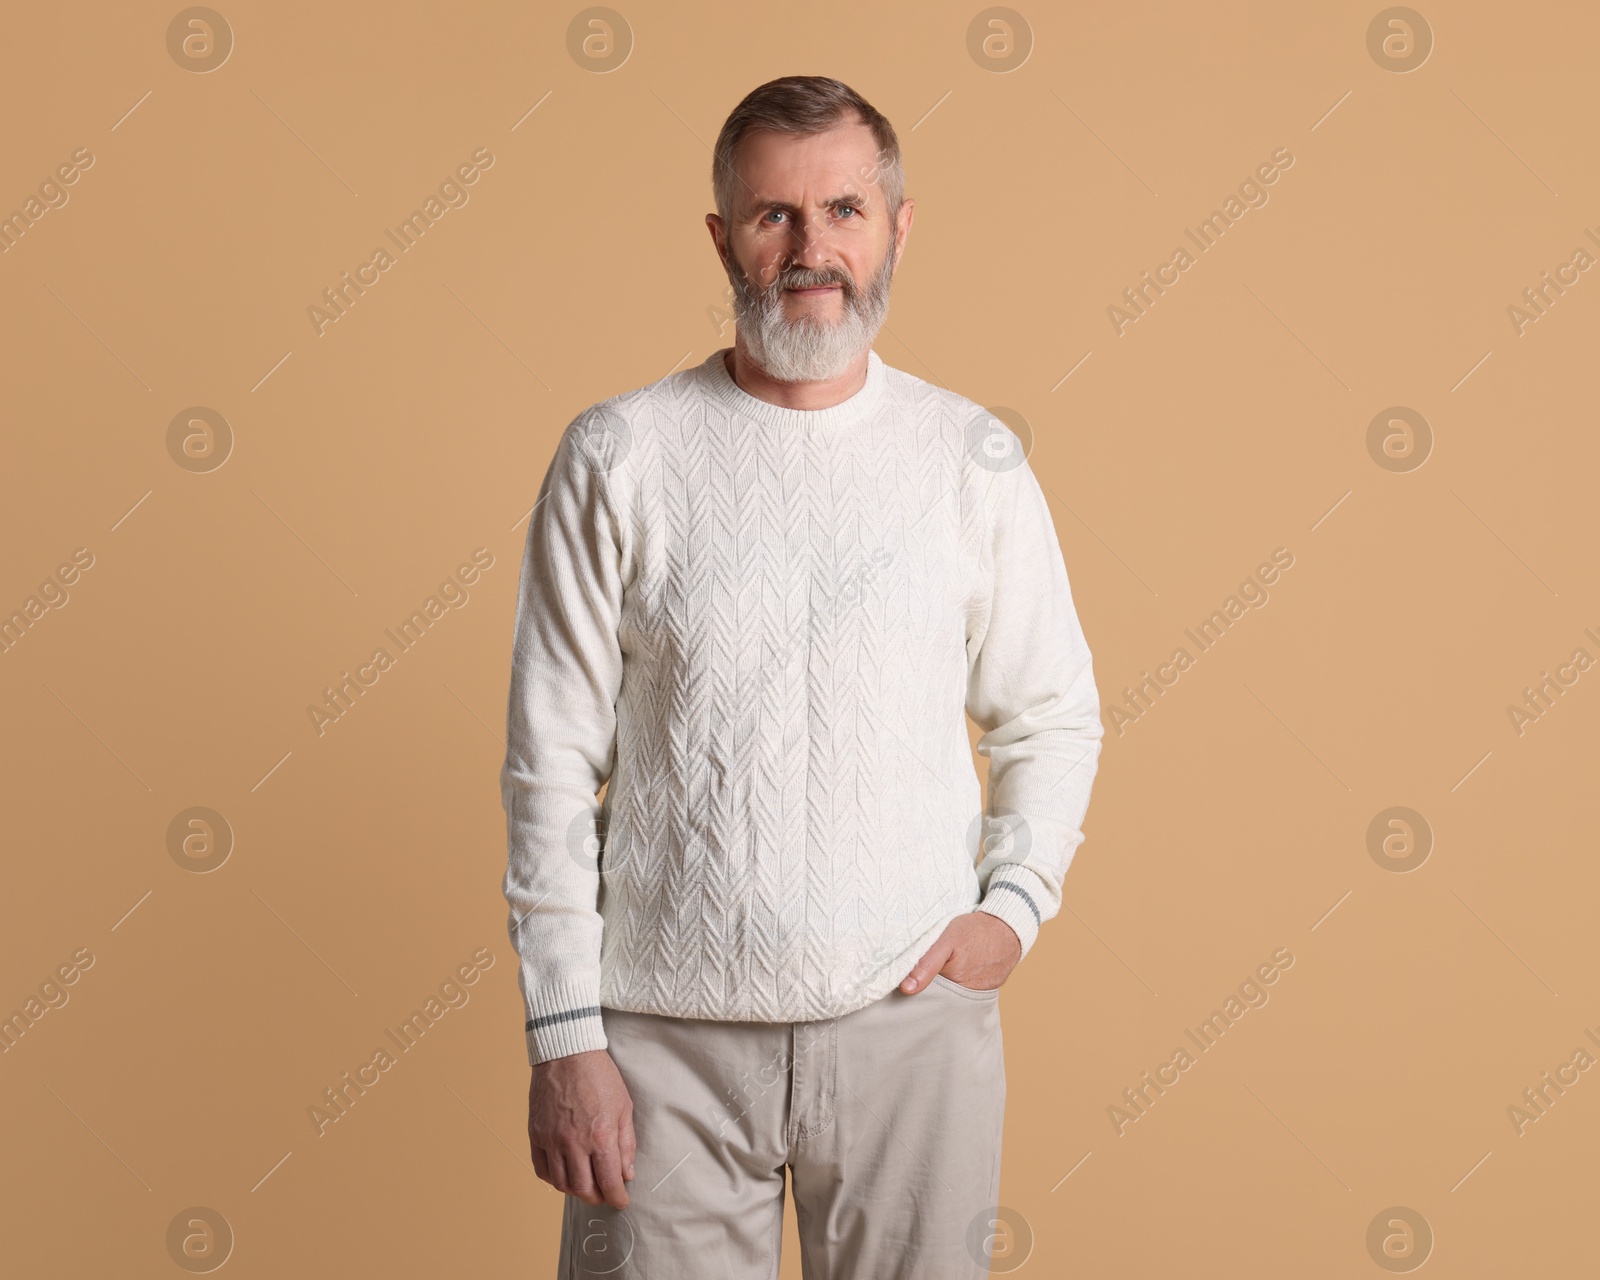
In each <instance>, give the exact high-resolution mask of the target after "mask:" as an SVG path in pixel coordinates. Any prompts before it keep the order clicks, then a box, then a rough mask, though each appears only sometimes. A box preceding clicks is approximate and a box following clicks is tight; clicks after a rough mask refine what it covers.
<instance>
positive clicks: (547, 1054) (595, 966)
mask: <svg viewBox="0 0 1600 1280" xmlns="http://www.w3.org/2000/svg"><path fill="white" fill-rule="evenodd" d="M597 422H603V420H602V419H600V418H597V417H596V416H595V415H593V414H588V413H586V414H585V415H580V417H579V418H577V419H575V420H574V421H573V422H572V423H571V424H570V425H569V426H568V427H567V429H566V431H565V432H564V433H563V435H562V437H561V440H560V442H559V444H558V445H557V447H556V453H555V456H554V458H553V459H552V460H551V463H550V466H549V469H548V470H547V471H546V473H545V477H544V482H543V484H542V485H541V487H540V490H539V499H538V502H537V503H536V504H535V506H534V508H533V514H532V516H531V517H530V519H529V521H528V537H527V542H526V545H525V549H524V552H523V559H522V572H521V578H520V581H519V585H518V589H517V602H516V624H515V630H514V633H513V639H512V653H511V689H510V698H509V706H508V709H507V716H506V756H505V763H504V766H503V767H502V769H501V772H500V794H501V801H502V803H503V805H504V807H505V811H506V833H507V846H508V852H507V862H506V873H505V880H504V885H503V889H504V893H505V897H506V901H507V902H508V903H509V904H510V907H511V913H510V917H509V920H508V922H507V927H508V929H509V931H510V934H511V941H512V945H513V946H514V947H515V948H516V950H517V954H518V956H519V957H520V967H519V969H518V985H519V986H520V988H521V990H522V996H523V1005H524V1013H525V1017H526V1032H527V1047H528V1061H529V1063H530V1064H537V1063H540V1062H546V1061H549V1060H550V1059H552V1058H560V1057H565V1056H567V1055H569V1054H573V1053H581V1052H583V1051H584V1050H588V1049H603V1048H605V1047H606V1035H605V1029H604V1026H603V1024H602V1022H601V1016H600V934H601V916H600V912H599V892H600V872H599V865H598V858H597V857H596V855H595V848H596V842H595V839H594V836H595V821H596V818H597V816H598V813H599V790H600V788H601V786H602V785H603V784H604V783H605V781H606V779H607V778H608V777H609V776H610V774H611V768H612V764H613V762H614V760H615V752H616V699H617V692H618V690H619V688H620V687H621V683H622V652H621V648H620V644H619V641H618V634H617V628H618V622H619V619H620V616H621V609H622V573H621V542H622V526H621V522H620V521H619V519H618V517H617V511H616V509H615V507H614V506H613V504H612V501H611V496H610V487H609V483H608V472H609V469H610V466H611V465H612V464H613V461H614V458H615V453H614V451H613V452H611V453H608V452H607V445H606V439H605V437H604V434H603V433H602V434H601V435H599V436H597V435H596V434H595V433H594V431H593V427H594V426H595V424H596V423H597ZM611 443H612V444H613V445H614V444H615V441H614V440H613V441H612V442H611Z"/></svg>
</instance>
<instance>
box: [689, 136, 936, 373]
mask: <svg viewBox="0 0 1600 1280" xmlns="http://www.w3.org/2000/svg"><path fill="white" fill-rule="evenodd" d="M734 160H735V167H736V169H737V172H738V173H739V175H740V177H741V178H742V179H743V181H742V182H739V183H737V184H736V185H735V190H734V205H733V208H732V210H731V211H730V217H729V219H728V222H727V224H726V225H725V226H724V225H723V222H722V219H721V218H719V217H717V215H715V214H712V215H710V216H709V217H708V218H707V222H708V223H709V224H710V225H711V227H712V235H713V238H714V239H716V241H717V248H718V252H719V253H720V254H721V255H722V258H723V266H724V267H725V269H726V270H727V272H728V280H729V282H730V283H731V284H732V286H733V300H734V318H735V322H736V323H737V325H738V328H739V336H740V337H741V338H742V339H743V341H744V346H745V348H746V350H747V352H748V353H749V355H750V357H751V358H752V359H753V360H754V361H755V362H756V364H758V365H760V366H761V368H762V369H763V370H764V371H765V373H766V374H767V376H768V377H770V378H774V379H776V380H777V381H779V382H816V381H822V380H825V379H828V378H833V377H837V376H838V375H839V374H841V373H843V372H844V371H845V370H846V369H847V368H848V367H849V366H850V364H851V363H852V362H853V361H855V360H856V359H857V358H859V356H860V355H861V353H862V352H863V351H865V350H866V349H867V348H868V347H870V346H871V345H872V340H873V339H874V338H875V337H876V336H877V334H878V330H879V328H880V327H882V324H883V320H884V317H885V315H887V313H888V310H889V281H890V279H891V278H892V276H893V275H894V268H895V262H896V259H897V258H898V256H899V252H900V249H901V247H902V246H903V245H904V241H905V235H906V232H907V231H909V229H910V226H911V202H910V201H909V200H908V201H905V202H904V204H903V205H902V206H901V211H900V216H899V217H898V218H891V217H890V213H889V209H888V207H887V205H886V204H885V201H884V191H883V188H882V186H881V185H880V184H879V182H878V157H877V148H876V143H875V141H874V139H873V136H872V130H870V129H869V128H867V126H866V125H864V124H861V123H859V122H858V121H855V120H852V121H851V122H850V123H848V124H840V125H838V126H837V127H835V128H833V129H830V130H828V131H827V132H826V133H820V134H812V135H809V136H798V135H794V134H786V133H777V132H774V131H772V130H770V129H758V130H755V131H753V132H751V133H747V134H746V135H745V136H744V137H743V138H742V139H741V140H740V142H739V146H738V149H737V151H736V153H735V157H734ZM719 230H720V232H721V234H720V235H719V234H718V232H719Z"/></svg>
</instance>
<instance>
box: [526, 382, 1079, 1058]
mask: <svg viewBox="0 0 1600 1280" xmlns="http://www.w3.org/2000/svg"><path fill="white" fill-rule="evenodd" d="M723 354H724V353H723V352H722V351H718V352H716V353H715V354H714V355H712V356H710V357H709V358H708V359H707V360H706V361H705V362H704V363H703V364H701V365H699V366H697V367H694V368H689V369H685V370H682V371H680V372H678V373H674V374H671V375H669V376H667V377H665V378H662V379H661V380H659V381H657V382H654V383H651V384H650V385H649V386H645V387H641V388H638V389H636V390H633V391H629V392H626V393H624V394H622V395H618V396H613V397H612V398H611V399H609V400H604V401H601V402H600V403H598V404H596V405H593V406H591V407H590V408H589V409H586V410H585V411H584V412H583V413H581V414H579V415H578V417H577V418H575V419H574V420H573V421H572V422H571V424H569V425H568V427H567V428H566V430H565V432H564V434H563V435H562V437H561V441H560V443H559V445H558V446H557V449H556V453H555V457H554V459H553V460H552V462H551V464H550V468H549V471H548V473H547V474H546V476H545V479H544V484H543V486H542V487H541V490H540V496H539V502H538V504H537V506H536V507H535V508H534V511H533V515H532V518H531V519H530V521H529V527H528V538H527V543H526V549H525V552H524V557H523V562H522V570H521V580H520V586H519V589H518V596H517V616H516V627H515V635H514V639H513V642H512V673H511V689H510V699H509V712H508V717H507V743H506V745H507V750H506V758H505V765H504V768H503V769H502V771H501V775H500V785H501V794H502V798H503V801H504V804H505V808H506V817H507V833H508V838H509V857H508V863H507V869H506V874H505V881H504V891H505V896H506V899H507V901H508V902H509V903H510V906H511V918H510V931H511V938H512V941H513V943H514V945H515V946H516V948H517V951H518V953H519V955H520V956H521V969H520V972H519V982H520V985H521V988H522V992H523V996H524V1002H525V1005H526V1010H525V1012H526V1016H527V1046H528V1060H529V1062H530V1063H539V1062H544V1061H548V1060H549V1059H551V1058H558V1057H562V1056H564V1055H567V1054H572V1053H577V1052H580V1051H582V1050H586V1049H602V1048H605V1047H606V1036H605V1031H604V1027H603V1024H602V1018H601V1008H602V1007H606V1008H613V1009H629V1010H635V1011H642V1012H648V1013H660V1014H670V1015H674V1016H678V1017H689V1018H715V1019H725V1020H735V1021H763V1022H788V1021H802V1020H812V1019H818V1018H828V1017H834V1016H837V1015H840V1014H844V1013H848V1012H850V1011H851V1010H853V1009H857V1008H860V1007H862V1006H863V1005H866V1004H868V1003H869V1002H871V1001H873V1000H876V999H878V998H880V997H881V996H884V995H886V994H887V993H888V992H890V991H891V990H893V989H894V988H895V987H896V986H898V985H899V983H900V982H901V980H902V979H903V978H904V977H905V975H906V974H907V973H908V972H909V971H910V969H911V967H912V965H914V964H915V963H916V962H917V960H919V959H920V958H921V956H922V954H923V952H924V951H926V950H927V949H928V947H929V946H931V945H932V943H933V941H934V939H935V938H937V937H938V935H939V933H940V932H941V931H942V930H943V929H944V927H945V925H947V924H948V923H949V922H950V921H951V920H952V919H953V918H955V917H956V916H957V915H960V914H961V913H963V912H966V911H971V910H973V909H974V908H976V909H978V910H981V911H986V912H989V913H990V914H992V915H995V916H998V917H999V918H1000V919H1001V920H1003V921H1005V922H1006V923H1007V924H1008V925H1010V926H1011V928H1012V929H1014V930H1015V931H1016V933H1017V935H1018V937H1019V938H1020V939H1021V941H1022V947H1023V954H1024V955H1026V954H1027V951H1028V950H1029V949H1030V948H1031V947H1032V945H1033V942H1034V939H1035V937H1036V936H1037V934H1038V930H1039V926H1040V924H1041V923H1042V922H1043V921H1045V920H1048V919H1050V918H1051V917H1052V916H1054V915H1056V913H1057V912H1058V911H1059V910H1060V906H1061V885H1062V877H1063V876H1064V875H1065V874H1066V871H1067V866H1068V864H1069V863H1070V862H1071V860H1072V856H1073V853H1074V851H1075V850H1076V848H1077V846H1078V845H1079V844H1080V843H1081V842H1082V840H1083V833H1082V830H1081V825H1082V822H1083V817H1084V813H1085V811H1086V809H1087V807H1088V803H1089V792H1090V786H1091V784H1092V782H1093V780H1094V776H1095V772H1096V769H1097V767H1098V762H1099V755H1100V746H1101V742H1100V740H1101V735H1102V733H1103V729H1102V726H1101V723H1100V702H1099V696H1098V693H1097V691H1096V689H1095V684H1094V673H1093V669H1092V665H1091V661H1090V654H1089V648H1088V645H1087V644H1086V642H1085V640H1084V635H1083V631H1082V629H1081V627H1080V625H1079V622H1078V616H1077V613H1076V611H1075V609H1074V607H1073V601H1072V595H1071V591H1070V589H1069V587H1068V582H1067V573H1066V568H1065V566H1064V565H1063V563H1062V557H1061V549H1060V546H1059V544H1058V543H1057V541H1056V534H1055V529H1054V526H1053V525H1052V523H1051V519H1050V512H1049V509H1048V507H1047V505H1046V501H1045V497H1044V494H1043V492H1042V491H1041V490H1040V487H1039V484H1038V481H1037V480H1036V479H1035V477H1034V475H1033V472H1032V470H1031V469H1030V468H1029V466H1028V464H1027V462H1026V460H1025V459H1024V458H1023V457H1022V453H1021V447H1020V443H1019V441H1018V439H1017V437H1016V436H1015V435H1013V434H1012V433H1011V432H1010V431H1009V430H1008V429H1007V428H1005V427H1004V425H1003V424H1001V423H999V422H998V420H996V419H993V418H991V417H990V416H989V415H988V413H987V412H986V411H985V410H984V409H983V408H982V406H980V405H978V404H975V403H974V402H973V401H971V400H968V399H966V398H965V397H963V396H960V395H957V394H956V393H955V392H952V391H946V390H943V389H941V388H939V387H936V386H933V385H932V384H930V383H927V382H924V381H923V380H922V379H920V378H917V377H915V376H913V375H911V374H909V373H905V372H903V371H901V370H899V369H894V368H891V367H889V366H887V365H885V364H884V363H883V361H882V360H881V359H880V358H879V356H878V355H877V353H876V352H872V353H871V354H870V356H869V369H868V374H867V381H866V384H865V386H863V387H862V389H861V390H860V391H859V392H857V393H856V394H855V395H854V396H852V397H850V398H849V399H848V400H845V401H844V402H843V403H841V404H838V405H835V406H833V407H832V408H828V409H815V410H804V409H788V408H784V407H782V406H780V405H775V404H770V403H768V402H767V401H765V400H760V399H757V398H756V397H754V396H751V395H749V394H748V393H747V392H745V391H743V390H742V389H741V388H740V387H739V386H738V384H737V383H735V382H734V381H733V379H732V378H731V377H730V376H729V374H728V371H727V368H726V366H725V365H724V363H723ZM963 711H965V713H966V714H968V715H970V716H971V717H972V718H973V720H974V721H975V722H976V723H977V724H978V726H979V727H980V728H981V729H982V730H983V731H984V732H983V736H982V738H981V739H980V741H979V743H978V750H979V751H980V752H981V753H983V754H985V755H987V756H988V757H989V761H990V765H989V806H988V812H989V814H990V815H998V818H999V820H998V821H989V822H988V823H985V821H984V818H983V805H982V797H981V796H980V794H979V786H978V780H977V775H976V773H975V772H974V770H973V767H972V755H971V751H970V750H969V746H968V738H967V731H966V723H965V720H964V717H963ZM608 778H609V780H610V781H609V784H607V779H608ZM602 786H605V787H606V791H605V799H604V803H603V805H602V804H601V803H600V802H599V792H600V790H601V788H602ZM597 832H598V838H597ZM980 855H981V860H979V859H980ZM975 864H976V865H975Z"/></svg>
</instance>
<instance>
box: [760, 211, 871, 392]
mask: <svg viewBox="0 0 1600 1280" xmlns="http://www.w3.org/2000/svg"><path fill="white" fill-rule="evenodd" d="M893 276H894V244H893V242H892V241H891V242H890V245H889V252H888V253H887V254H885V255H884V261H883V268H882V269H881V270H880V271H879V272H878V274H877V276H876V277H875V278H874V279H873V280H872V281H871V282H870V283H869V284H868V286H867V288H866V289H865V290H860V291H858V290H857V289H856V286H855V282H854V281H853V280H851V279H850V278H849V276H848V275H847V274H846V273H845V272H844V271H843V269H842V268H838V267H822V268H819V269H817V270H811V269H808V268H805V267H791V268H789V269H788V270H787V271H780V272H779V273H778V276H777V278H776V279H775V280H774V281H773V282H772V284H771V286H770V287H769V288H766V289H758V288H756V286H755V285H754V284H753V283H752V282H751V281H750V280H749V279H747V278H746V277H745V275H744V273H743V272H742V271H737V272H736V271H729V273H728V280H729V283H730V284H732V285H733V315H734V324H735V325H736V327H737V328H738V331H739V336H740V337H741V338H743V339H744V347H745V351H746V353H747V354H748V355H749V357H750V359H751V360H753V361H754V362H755V363H756V364H757V365H758V366H759V367H760V368H761V370H762V372H764V373H765V374H766V375H767V377H769V378H771V379H773V381H775V382H824V381H826V380H828V379H829V378H837V377H838V376H839V375H840V374H842V373H843V372H844V371H845V370H846V369H848V368H849V367H850V365H851V364H852V363H854V361H855V360H857V359H858V358H859V357H860V355H861V353H862V352H863V351H865V350H866V349H867V348H869V347H870V346H871V345H872V340H873V339H874V338H876V337H877V336H878V330H879V329H880V328H882V327H883V321H884V317H885V316H887V315H888V313H889V282H890V280H891V279H892V278H893ZM821 284H839V285H842V286H843V289H844V297H843V304H844V305H843V312H842V314H841V315H840V317H839V320H838V322H837V323H832V322H829V321H827V320H821V319H818V318H816V317H813V316H805V317H802V318H801V319H799V320H794V321H791V320H790V319H789V318H788V317H787V316H785V315H784V313H783V291H784V290H785V289H788V288H804V287H806V286H808V285H821Z"/></svg>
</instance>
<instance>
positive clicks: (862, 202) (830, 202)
mask: <svg viewBox="0 0 1600 1280" xmlns="http://www.w3.org/2000/svg"><path fill="white" fill-rule="evenodd" d="M842 204H847V205H849V206H850V207H851V208H852V209H860V210H861V211H862V212H863V213H866V212H867V211H868V210H869V209H870V208H871V205H870V204H869V203H868V201H867V198H866V197H865V196H848V195H845V196H830V197H829V198H828V199H826V200H824V201H823V202H822V206H821V207H822V208H824V209H837V208H838V207H839V206H840V205H842ZM774 209H781V210H783V212H785V213H799V212H800V206H799V205H797V204H791V203H789V202H788V201H786V200H757V201H756V202H755V203H754V204H752V205H751V206H750V209H749V213H750V216H751V217H756V216H758V215H760V214H764V213H771V212H772V211H773V210H774Z"/></svg>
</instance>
